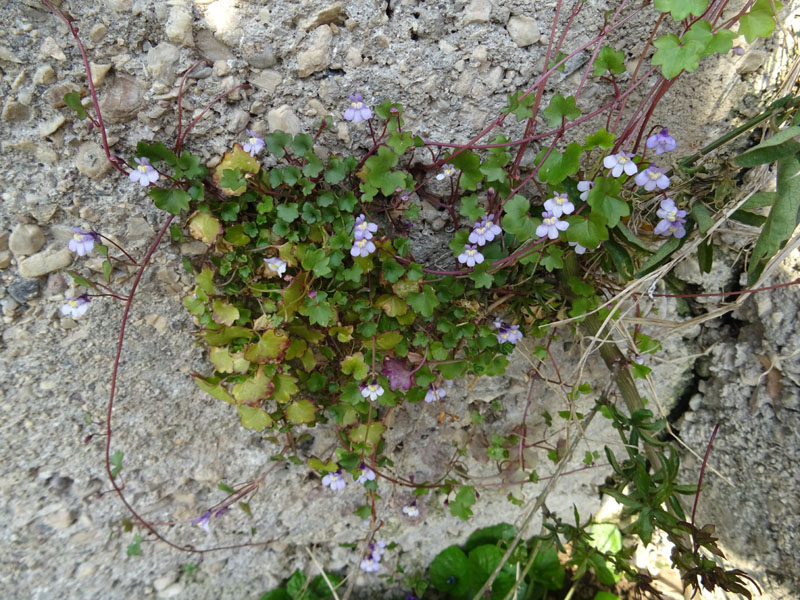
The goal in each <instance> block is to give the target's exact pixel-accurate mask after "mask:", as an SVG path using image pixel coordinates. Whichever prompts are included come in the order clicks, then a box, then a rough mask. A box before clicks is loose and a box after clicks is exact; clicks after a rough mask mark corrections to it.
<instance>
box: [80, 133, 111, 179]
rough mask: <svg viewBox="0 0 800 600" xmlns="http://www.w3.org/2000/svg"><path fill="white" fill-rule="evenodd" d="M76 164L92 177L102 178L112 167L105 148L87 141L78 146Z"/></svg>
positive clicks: (82, 171)
mask: <svg viewBox="0 0 800 600" xmlns="http://www.w3.org/2000/svg"><path fill="white" fill-rule="evenodd" d="M75 166H76V167H78V171H80V172H81V173H83V174H84V175H86V176H87V177H90V178H91V179H100V178H101V177H102V176H103V175H105V174H106V173H107V172H108V170H109V169H110V168H111V163H110V162H108V159H107V158H106V155H105V152H103V149H102V148H101V147H100V146H98V145H97V144H95V143H94V142H86V143H84V144H81V147H80V148H78V155H77V156H76V157H75Z"/></svg>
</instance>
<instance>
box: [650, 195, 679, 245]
mask: <svg viewBox="0 0 800 600" xmlns="http://www.w3.org/2000/svg"><path fill="white" fill-rule="evenodd" d="M656 214H657V215H658V217H659V218H660V219H661V221H659V222H658V225H656V227H655V229H653V233H655V234H657V235H666V236H670V235H673V236H675V237H676V238H682V237H683V236H685V235H686V228H685V227H684V226H685V225H686V211H685V210H680V209H679V208H678V207H677V206H675V201H674V200H673V199H672V198H667V199H665V200H662V201H661V208H659V209H658V211H656Z"/></svg>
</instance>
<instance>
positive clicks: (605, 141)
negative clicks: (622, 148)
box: [583, 127, 615, 150]
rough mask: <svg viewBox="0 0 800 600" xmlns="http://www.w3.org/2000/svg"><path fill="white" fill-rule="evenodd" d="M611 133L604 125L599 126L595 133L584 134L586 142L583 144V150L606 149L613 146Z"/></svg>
mask: <svg viewBox="0 0 800 600" xmlns="http://www.w3.org/2000/svg"><path fill="white" fill-rule="evenodd" d="M614 137H615V135H614V134H613V133H608V131H606V129H605V127H602V128H600V129H599V130H598V131H597V133H595V134H592V135H587V136H586V143H585V144H584V146H583V149H584V150H591V149H592V148H598V147H599V148H602V149H603V150H608V149H609V148H612V147H613V146H614Z"/></svg>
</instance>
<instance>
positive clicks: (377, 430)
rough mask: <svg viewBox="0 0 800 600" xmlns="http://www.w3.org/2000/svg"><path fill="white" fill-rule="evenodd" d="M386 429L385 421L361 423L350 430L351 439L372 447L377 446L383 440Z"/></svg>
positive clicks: (356, 442) (355, 442)
mask: <svg viewBox="0 0 800 600" xmlns="http://www.w3.org/2000/svg"><path fill="white" fill-rule="evenodd" d="M384 431H386V427H385V426H384V424H383V423H379V422H376V423H369V424H366V423H365V424H361V425H358V426H357V427H353V428H352V429H351V430H350V441H351V442H353V443H354V444H365V445H366V446H367V447H368V448H370V449H371V448H375V447H377V445H378V443H379V442H380V441H381V436H382V435H383V432H384Z"/></svg>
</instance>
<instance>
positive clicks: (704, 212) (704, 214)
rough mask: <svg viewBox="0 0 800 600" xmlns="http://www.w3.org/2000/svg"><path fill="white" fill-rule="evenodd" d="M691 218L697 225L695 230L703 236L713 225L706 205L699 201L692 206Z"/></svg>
mask: <svg viewBox="0 0 800 600" xmlns="http://www.w3.org/2000/svg"><path fill="white" fill-rule="evenodd" d="M692 216H693V217H694V220H695V222H696V223H697V228H698V229H699V230H700V233H702V234H703V235H705V233H706V231H708V230H709V229H711V227H712V226H713V225H714V219H712V218H711V214H710V213H709V212H708V209H707V208H706V205H705V204H703V203H702V202H700V201H699V200H698V201H696V202H695V203H694V205H693V206H692Z"/></svg>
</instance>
